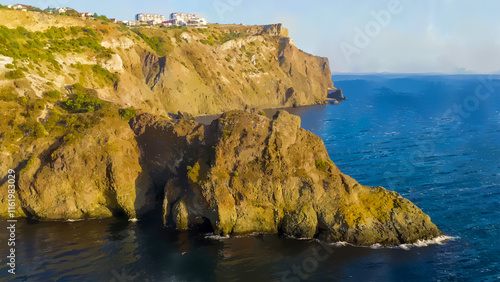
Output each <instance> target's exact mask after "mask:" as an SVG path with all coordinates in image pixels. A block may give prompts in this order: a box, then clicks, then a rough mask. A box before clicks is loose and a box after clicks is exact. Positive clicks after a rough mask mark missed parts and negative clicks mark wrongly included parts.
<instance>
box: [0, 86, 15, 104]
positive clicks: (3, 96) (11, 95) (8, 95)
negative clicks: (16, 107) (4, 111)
mask: <svg viewBox="0 0 500 282" xmlns="http://www.w3.org/2000/svg"><path fill="white" fill-rule="evenodd" d="M16 98H17V94H16V93H15V89H14V87H5V88H2V90H0V101H14V100H16Z"/></svg>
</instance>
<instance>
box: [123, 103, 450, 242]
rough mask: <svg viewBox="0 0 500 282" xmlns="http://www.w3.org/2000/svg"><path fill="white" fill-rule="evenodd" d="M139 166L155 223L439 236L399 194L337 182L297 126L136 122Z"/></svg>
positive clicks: (399, 238)
mask: <svg viewBox="0 0 500 282" xmlns="http://www.w3.org/2000/svg"><path fill="white" fill-rule="evenodd" d="M131 126H132V128H133V129H134V132H135V133H136V135H137V136H138V138H137V141H138V144H139V148H141V152H142V157H143V159H145V160H147V161H146V163H145V167H146V168H147V170H148V171H151V172H153V171H154V172H155V173H154V175H153V176H152V178H153V179H154V180H155V181H156V184H157V185H160V186H163V185H164V193H163V195H164V199H163V220H164V222H165V223H166V224H168V225H171V226H175V227H176V228H179V229H187V228H192V227H195V226H196V225H198V224H203V223H207V222H208V223H210V225H211V226H212V228H213V230H214V232H215V233H216V234H221V235H227V234H245V233H252V232H267V233H282V234H286V235H289V236H293V237H298V238H320V239H322V240H325V241H328V242H337V241H346V242H349V243H353V244H357V245H370V244H374V243H381V244H384V245H392V244H400V243H412V242H416V241H417V240H421V239H431V238H434V237H436V236H439V235H440V234H441V232H440V231H439V230H438V228H437V227H436V226H435V225H434V224H433V223H432V222H431V220H430V218H429V216H427V215H425V214H424V213H423V212H422V211H421V210H420V209H418V208H417V207H416V206H415V205H413V204H412V203H411V202H410V201H408V200H406V199H403V198H402V197H401V196H400V195H399V194H397V193H395V192H391V191H387V190H385V189H384V188H382V187H367V186H363V185H361V184H359V183H357V182H356V181H355V180H354V179H352V178H351V177H349V176H347V175H344V174H342V173H341V172H340V171H339V169H338V168H337V167H336V166H335V164H334V163H333V162H332V161H331V160H330V158H329V156H328V154H327V152H326V149H325V146H324V144H323V142H322V140H321V139H320V138H318V137H317V136H315V135H314V134H312V133H311V132H308V131H306V130H303V129H301V128H300V118H299V117H297V116H293V115H290V114H288V113H287V112H285V111H279V112H278V113H277V114H276V115H275V116H274V118H273V119H272V120H271V119H268V118H266V117H263V116H259V115H254V114H250V113H246V112H238V111H236V112H228V113H225V114H224V115H223V116H222V117H221V118H219V119H217V120H215V121H214V122H212V124H211V125H209V126H202V125H200V124H198V123H196V122H194V121H190V120H185V119H180V120H175V121H168V120H164V119H159V118H157V117H154V116H151V115H148V114H145V115H141V116H139V117H137V118H135V119H134V120H133V121H132V122H131Z"/></svg>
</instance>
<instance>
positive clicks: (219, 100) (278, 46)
mask: <svg viewBox="0 0 500 282" xmlns="http://www.w3.org/2000/svg"><path fill="white" fill-rule="evenodd" d="M216 34H217V35H216V36H219V37H223V36H228V34H241V35H242V37H237V38H233V39H231V40H228V41H226V42H224V43H222V44H216V43H214V45H213V46H212V45H211V43H210V44H207V43H205V44H204V43H203V42H205V40H207V39H206V38H207V33H206V32H205V33H200V32H198V33H196V32H195V33H193V32H191V33H188V32H183V33H181V34H180V35H179V36H178V38H180V40H178V41H175V42H176V43H175V44H176V46H178V47H175V48H173V50H172V51H171V53H169V54H168V55H167V56H164V57H161V56H158V55H156V54H154V53H153V52H147V51H145V52H143V53H142V54H141V61H142V70H143V76H144V81H145V83H146V84H147V85H148V87H149V89H150V90H151V91H152V92H153V93H154V95H155V96H156V97H158V99H160V100H161V104H162V105H164V108H165V110H167V111H170V112H176V111H177V110H180V111H183V112H188V113H192V114H195V115H197V114H207V113H218V112H222V111H227V110H236V109H244V108H247V107H250V108H252V107H256V108H270V107H281V106H288V107H291V106H301V105H311V104H316V103H321V102H323V101H324V100H325V99H326V96H327V94H328V90H329V89H331V88H332V87H333V83H332V81H331V71H330V65H329V62H328V59H327V58H322V57H316V56H313V55H310V54H307V53H305V52H303V51H301V50H299V49H298V48H297V47H296V46H295V45H294V43H293V40H291V39H290V38H289V37H288V31H287V30H286V29H285V28H283V27H282V26H281V24H279V25H269V26H260V27H238V26H223V27H219V28H218V29H217V31H216ZM243 34H244V35H243ZM210 36H212V35H208V37H210ZM165 40H171V39H168V38H167V39H165Z"/></svg>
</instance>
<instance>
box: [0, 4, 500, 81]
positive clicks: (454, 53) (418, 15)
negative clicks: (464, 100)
mask: <svg viewBox="0 0 500 282" xmlns="http://www.w3.org/2000/svg"><path fill="white" fill-rule="evenodd" d="M22 1H23V0H15V1H4V0H0V4H2V5H8V4H17V3H24V4H28V5H33V6H37V7H40V8H46V7H49V6H50V7H65V6H68V7H72V8H74V9H76V10H77V11H79V12H96V13H98V14H99V15H101V14H104V15H106V16H108V17H109V18H117V19H118V20H133V19H134V16H135V14H137V13H156V14H162V15H165V16H168V15H169V14H170V13H173V12H184V13H197V14H200V15H201V16H203V17H205V18H206V19H207V21H208V22H211V23H238V24H239V23H243V24H249V25H253V24H270V23H283V24H284V26H285V27H286V28H288V29H289V31H290V37H292V38H293V40H294V41H295V45H296V46H297V47H298V48H300V49H302V50H304V51H306V52H308V53H311V54H314V55H319V56H324V57H328V58H329V60H330V66H331V68H332V71H333V73H379V72H389V73H449V74H457V73H500V17H499V16H498V15H499V11H500V1H497V0H481V1H472V0H321V1H314V0H311V1H304V0H300V1H299V0H288V1H282V0H279V1H272V0H252V1H250V0H142V1H137V0H119V1H117V0H34V1H29V0H24V2H22Z"/></svg>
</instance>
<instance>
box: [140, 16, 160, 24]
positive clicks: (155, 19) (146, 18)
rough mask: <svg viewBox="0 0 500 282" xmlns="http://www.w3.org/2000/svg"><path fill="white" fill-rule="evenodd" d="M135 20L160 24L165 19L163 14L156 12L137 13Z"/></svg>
mask: <svg viewBox="0 0 500 282" xmlns="http://www.w3.org/2000/svg"><path fill="white" fill-rule="evenodd" d="M135 20H136V21H139V22H151V23H152V24H161V23H162V22H164V21H165V16H162V15H156V14H137V15H136V16H135Z"/></svg>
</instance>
